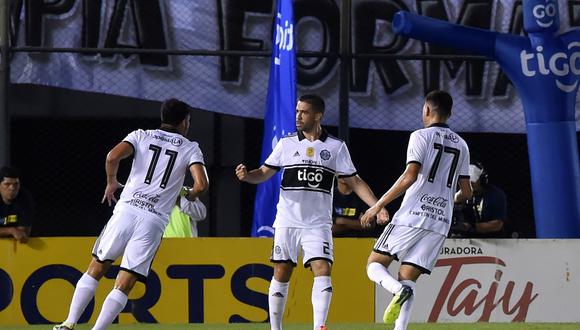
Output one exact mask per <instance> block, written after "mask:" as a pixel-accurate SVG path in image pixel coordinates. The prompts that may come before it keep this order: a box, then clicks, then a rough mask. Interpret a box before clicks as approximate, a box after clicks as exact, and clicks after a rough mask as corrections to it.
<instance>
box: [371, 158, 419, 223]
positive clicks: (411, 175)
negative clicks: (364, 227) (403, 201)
mask: <svg viewBox="0 0 580 330" xmlns="http://www.w3.org/2000/svg"><path fill="white" fill-rule="evenodd" d="M420 170H421V166H420V165H419V164H416V163H409V164H408V165H407V168H405V172H403V174H401V176H400V177H399V179H397V181H396V182H395V183H394V184H393V185H392V186H391V188H390V189H389V190H388V191H387V192H386V193H385V194H384V195H383V196H382V197H381V198H380V199H379V201H378V202H377V203H376V204H375V205H373V206H372V207H371V208H370V209H368V210H367V211H366V212H365V214H363V216H362V218H361V221H367V219H368V218H372V217H374V216H376V215H377V214H378V213H379V212H380V210H381V209H383V208H385V207H386V206H387V205H388V204H389V203H390V202H392V201H393V200H395V199H397V197H399V196H401V195H402V194H404V193H405V191H407V189H409V187H410V186H411V185H412V184H413V183H415V181H417V176H418V175H419V171H420Z"/></svg>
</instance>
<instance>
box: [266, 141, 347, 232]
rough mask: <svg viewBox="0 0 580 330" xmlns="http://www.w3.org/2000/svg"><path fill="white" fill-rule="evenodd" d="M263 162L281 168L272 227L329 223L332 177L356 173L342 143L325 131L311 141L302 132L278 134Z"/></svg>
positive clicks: (309, 226)
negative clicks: (277, 199)
mask: <svg viewBox="0 0 580 330" xmlns="http://www.w3.org/2000/svg"><path fill="white" fill-rule="evenodd" d="M264 165H265V166H268V167H270V168H273V169H277V170H279V169H281V168H282V169H283V172H282V183H281V185H280V200H279V202H278V206H277V214H276V220H275V221H274V228H280V227H294V228H311V227H322V226H330V225H332V193H333V186H334V177H335V176H339V177H348V176H353V175H356V169H355V167H354V165H353V163H352V160H351V159H350V153H349V152H348V148H347V146H346V144H345V143H344V142H343V141H341V140H339V139H337V138H335V137H332V136H329V135H328V133H327V132H326V131H323V132H322V135H321V136H320V138H319V139H318V140H315V141H312V142H310V141H308V139H306V138H305V137H304V134H302V132H298V133H295V134H293V135H290V136H287V137H284V138H282V139H281V140H280V141H278V144H276V147H274V150H273V151H272V154H270V156H269V157H268V159H266V161H265V162H264Z"/></svg>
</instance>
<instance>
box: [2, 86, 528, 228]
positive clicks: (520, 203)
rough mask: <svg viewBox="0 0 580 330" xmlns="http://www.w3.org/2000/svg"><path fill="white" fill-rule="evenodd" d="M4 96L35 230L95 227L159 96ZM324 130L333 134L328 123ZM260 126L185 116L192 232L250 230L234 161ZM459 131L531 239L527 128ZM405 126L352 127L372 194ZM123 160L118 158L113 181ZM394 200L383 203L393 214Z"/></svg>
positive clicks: (248, 149)
mask: <svg viewBox="0 0 580 330" xmlns="http://www.w3.org/2000/svg"><path fill="white" fill-rule="evenodd" d="M9 99H10V103H9V109H10V113H11V116H10V118H11V120H10V125H11V160H12V163H13V165H15V166H17V167H19V168H20V169H22V172H23V177H22V182H23V184H24V186H26V187H27V188H28V189H29V190H30V191H31V192H32V193H33V196H34V197H35V200H36V202H37V220H36V223H35V225H34V227H33V231H32V232H33V235H34V236H95V235H98V234H99V232H100V230H101V229H102V227H103V226H104V224H105V223H106V221H107V220H108V218H109V216H110V215H111V211H112V209H111V208H109V207H107V206H105V205H102V204H101V203H100V202H101V198H102V193H103V189H104V187H105V171H104V160H105V156H106V153H107V152H108V151H109V150H110V149H111V148H112V147H113V146H114V145H115V144H117V143H118V142H120V141H121V140H122V139H123V138H124V137H125V136H126V135H127V134H128V133H129V132H131V131H132V130H134V129H137V128H144V129H149V128H156V127H158V125H159V119H158V109H159V105H160V103H159V102H150V101H144V100H136V99H131V98H126V97H119V96H111V95H103V94H95V93H86V92H78V91H71V90H65V89H58V88H52V87H43V86H32V85H12V86H11V87H10V98H9ZM79 109H82V111H80V113H82V115H81V116H79ZM103 109H107V110H106V112H108V113H109V114H108V115H107V116H106V117H103V116H102V113H103ZM136 110H138V111H136ZM92 113H99V114H100V115H99V116H92V115H91V114H92ZM136 113H138V114H140V117H135V114H136ZM130 114H132V115H130ZM417 116H420V109H418V110H417ZM418 128H419V127H418ZM327 129H328V130H329V131H330V132H331V133H332V134H334V135H336V134H337V128H336V127H327ZM262 131H263V121H262V120H256V119H246V118H241V117H235V116H227V115H220V114H215V113H212V112H206V111H197V112H195V113H194V114H193V115H192V126H191V129H190V134H189V136H188V137H189V138H190V139H193V140H196V141H198V142H199V143H200V146H201V148H202V150H203V152H204V155H205V160H206V165H207V168H208V173H209V176H210V183H211V188H210V192H209V193H208V194H207V195H206V196H204V197H203V198H202V200H203V201H204V202H205V204H206V205H207V206H208V214H209V215H208V219H206V220H205V221H203V222H201V223H200V224H199V229H200V236H248V235H249V233H250V228H251V222H252V214H253V198H254V193H255V186H254V185H249V184H240V183H239V182H238V181H237V179H236V178H235V175H234V168H235V166H236V165H237V164H238V163H240V162H244V163H245V164H247V165H248V167H249V168H255V167H257V166H259V155H260V150H261V143H262V141H261V140H262ZM459 133H460V134H461V136H462V137H463V138H464V139H465V140H466V141H467V143H468V144H469V146H470V150H471V154H472V158H473V159H479V160H481V161H482V162H483V163H484V164H485V166H486V168H487V170H488V172H489V176H490V181H491V182H492V183H494V184H496V185H498V186H499V187H501V188H503V189H504V190H505V192H506V194H507V197H508V215H509V222H508V227H509V228H510V229H511V230H512V231H515V232H517V233H518V235H519V237H534V236H535V233H534V221H533V210H532V200H531V199H532V197H531V189H530V176H529V165H528V157H527V147H526V137H525V135H522V134H492V133H461V132H459ZM409 134H410V132H401V131H382V130H367V129H351V130H350V142H349V147H350V152H351V155H352V158H353V161H354V163H355V165H356V167H357V169H358V171H359V174H360V176H361V177H362V178H363V179H365V180H366V181H367V182H368V183H369V185H370V186H371V188H372V189H373V190H374V191H375V193H376V194H377V195H380V194H383V193H384V192H385V191H386V189H388V188H389V187H390V185H391V184H392V183H393V182H394V181H395V180H396V179H397V178H398V176H399V175H400V174H401V172H402V171H403V169H404V166H405V156H406V147H407V143H408V138H409ZM130 163H131V162H130V161H125V162H123V163H122V165H121V169H120V171H119V173H120V175H119V178H120V181H124V179H125V178H126V176H127V175H128V171H129V169H130ZM186 183H187V182H186ZM400 200H401V199H399V200H398V201H397V203H393V204H392V205H389V207H388V210H389V212H390V213H391V214H393V213H394V212H395V211H396V210H397V207H398V204H399V203H400Z"/></svg>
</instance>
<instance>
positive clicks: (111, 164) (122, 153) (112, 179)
mask: <svg viewBox="0 0 580 330" xmlns="http://www.w3.org/2000/svg"><path fill="white" fill-rule="evenodd" d="M131 154H133V146H132V145H131V144H129V143H127V142H125V141H123V142H120V143H119V144H117V145H116V146H115V147H114V148H113V149H111V151H109V153H108V154H107V159H106V161H105V172H107V187H105V193H104V194H103V199H102V201H101V203H104V202H105V201H107V203H108V205H109V206H111V205H112V204H113V203H116V202H117V198H116V197H115V192H116V191H117V189H119V188H123V185H122V184H120V183H119V181H117V171H118V170H119V163H120V162H121V160H123V159H125V158H127V157H129V156H131Z"/></svg>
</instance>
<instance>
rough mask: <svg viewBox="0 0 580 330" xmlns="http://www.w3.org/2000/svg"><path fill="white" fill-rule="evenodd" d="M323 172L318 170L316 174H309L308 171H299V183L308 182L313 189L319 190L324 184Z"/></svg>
mask: <svg viewBox="0 0 580 330" xmlns="http://www.w3.org/2000/svg"><path fill="white" fill-rule="evenodd" d="M322 178H323V176H322V170H321V169H316V170H315V171H314V172H308V170H307V169H303V170H298V181H307V182H308V186H309V187H311V188H318V186H320V183H321V182H322Z"/></svg>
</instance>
